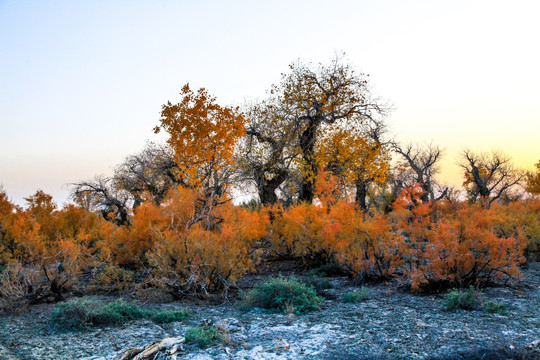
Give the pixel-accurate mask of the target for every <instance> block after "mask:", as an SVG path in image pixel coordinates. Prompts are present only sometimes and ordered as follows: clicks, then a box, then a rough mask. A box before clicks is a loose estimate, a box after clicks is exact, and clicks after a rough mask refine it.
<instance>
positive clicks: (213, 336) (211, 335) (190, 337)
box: [186, 325, 225, 349]
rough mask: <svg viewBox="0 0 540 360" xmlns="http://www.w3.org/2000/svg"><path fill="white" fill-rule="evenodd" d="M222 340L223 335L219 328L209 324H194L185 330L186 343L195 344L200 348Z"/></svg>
mask: <svg viewBox="0 0 540 360" xmlns="http://www.w3.org/2000/svg"><path fill="white" fill-rule="evenodd" d="M224 340H225V337H224V335H223V334H222V333H221V332H220V331H219V329H218V328H217V327H215V326H211V325H204V326H195V327H192V328H189V329H188V331H187V332H186V343H191V344H195V345H197V346H198V347H200V348H201V349H202V348H206V347H208V346H209V345H211V344H213V343H216V342H222V341H224Z"/></svg>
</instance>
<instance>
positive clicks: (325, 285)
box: [300, 276, 332, 294]
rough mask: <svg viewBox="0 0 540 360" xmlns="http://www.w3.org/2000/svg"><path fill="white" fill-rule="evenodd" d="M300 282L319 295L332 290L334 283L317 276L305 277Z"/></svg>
mask: <svg viewBox="0 0 540 360" xmlns="http://www.w3.org/2000/svg"><path fill="white" fill-rule="evenodd" d="M300 281H301V282H302V283H304V284H306V285H307V286H311V287H313V288H314V289H315V291H316V292H317V294H321V293H322V292H323V290H326V289H331V288H332V283H331V282H330V280H328V279H325V278H320V277H317V276H305V277H303V278H302V279H300Z"/></svg>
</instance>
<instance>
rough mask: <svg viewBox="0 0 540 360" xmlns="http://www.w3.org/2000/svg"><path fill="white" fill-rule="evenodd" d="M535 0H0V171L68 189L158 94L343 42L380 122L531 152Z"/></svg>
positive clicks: (217, 90) (103, 159)
mask: <svg viewBox="0 0 540 360" xmlns="http://www.w3.org/2000/svg"><path fill="white" fill-rule="evenodd" d="M539 13H540V2H538V1H533V0H531V1H519V0H515V1H512V2H510V1H473V0H468V1H460V0H456V1H432V0H430V1H428V0H426V1H399V0H395V1H362V0H360V1H339V0H334V1H331V2H330V1H313V0H311V1H307V0H306V1H294V0H287V1H281V0H277V1H218V0H216V1H204V0H201V1H163V0H162V1H136V0H130V1H111V0H109V1H54V0H53V1H26V0H17V1H16V0H0V184H1V186H2V187H3V189H4V191H6V192H7V194H8V196H9V197H10V199H11V200H12V201H13V202H15V203H18V204H20V205H24V204H25V201H24V197H28V196H30V195H32V194H34V193H35V192H36V191H37V190H38V189H42V190H43V191H45V192H47V193H49V194H51V195H53V196H54V199H55V201H56V202H57V203H58V204H59V205H62V204H64V203H66V202H67V201H68V194H69V184H70V183H74V182H77V181H82V180H88V179H92V178H93V177H94V176H95V175H99V174H104V175H111V174H112V172H113V170H114V167H115V166H116V165H117V164H119V163H120V162H121V161H122V160H123V159H124V158H125V157H126V156H128V155H130V154H133V153H136V152H138V151H140V150H141V149H142V148H143V147H144V145H145V143H146V142H147V141H163V140H164V137H163V136H158V135H155V134H154V133H153V132H152V129H153V128H154V127H155V126H156V125H158V123H159V114H160V110H161V105H162V104H164V103H166V102H167V101H169V100H170V101H172V102H175V101H178V100H179V95H178V93H179V92H180V89H181V87H182V85H183V84H185V83H187V82H189V83H190V85H191V87H192V88H199V87H205V88H206V89H208V91H209V92H210V93H211V94H213V95H215V96H216V97H217V100H218V102H219V103H220V104H222V105H239V104H243V103H244V102H245V101H249V100H254V99H261V98H264V97H265V93H266V91H267V90H268V89H269V88H270V86H271V84H273V83H277V82H279V80H280V77H281V74H282V73H284V72H287V70H288V65H289V64H290V63H292V62H294V61H296V60H298V59H300V60H302V61H304V62H310V61H312V62H314V63H317V62H323V63H328V62H329V61H330V60H331V59H332V58H333V57H334V55H335V54H336V53H339V52H345V53H346V58H347V59H348V61H349V62H350V64H351V65H352V66H353V67H354V68H355V69H356V70H357V71H359V72H363V73H367V74H370V79H371V86H372V91H373V93H374V94H376V95H377V96H379V97H381V98H384V99H386V100H387V101H388V102H390V103H391V104H392V106H393V109H394V110H393V111H392V112H391V113H390V114H389V115H388V116H387V118H386V121H387V123H388V126H389V128H390V133H391V136H392V137H394V138H395V139H396V140H398V141H400V142H403V143H407V142H415V143H420V144H425V143H430V142H431V143H433V144H436V145H439V146H441V147H442V148H444V149H445V157H444V158H443V160H442V162H441V173H440V174H439V180H440V181H441V182H443V183H447V184H449V185H453V186H459V185H460V184H461V183H462V171H461V170H460V168H459V167H458V165H457V162H458V161H459V156H460V153H461V152H462V151H463V150H464V149H465V148H467V149H470V150H472V151H477V152H489V151H493V150H496V151H501V152H504V153H505V154H507V155H508V156H510V157H511V158H512V159H513V160H514V163H515V164H516V166H519V167H522V168H525V169H532V168H533V164H534V163H536V162H538V161H539V160H540V141H539V140H538V137H539V135H540V107H539V106H538V105H539V103H540V65H539V64H540V47H539V46H538V36H539V35H540V22H539V21H538V19H537V17H538V14H539Z"/></svg>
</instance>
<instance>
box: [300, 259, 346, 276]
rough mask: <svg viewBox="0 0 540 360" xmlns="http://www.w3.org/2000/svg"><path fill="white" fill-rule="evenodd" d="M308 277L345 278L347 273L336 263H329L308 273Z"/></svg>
mask: <svg viewBox="0 0 540 360" xmlns="http://www.w3.org/2000/svg"><path fill="white" fill-rule="evenodd" d="M308 275H309V276H322V277H332V276H347V275H349V273H348V272H347V271H346V270H345V269H344V268H343V265H341V264H339V263H337V262H329V263H328V264H324V265H321V266H319V267H317V268H315V269H312V270H310V271H309V272H308Z"/></svg>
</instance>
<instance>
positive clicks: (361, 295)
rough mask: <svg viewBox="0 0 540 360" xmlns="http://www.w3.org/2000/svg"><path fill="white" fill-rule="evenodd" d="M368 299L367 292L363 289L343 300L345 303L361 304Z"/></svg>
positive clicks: (353, 292) (344, 296)
mask: <svg viewBox="0 0 540 360" xmlns="http://www.w3.org/2000/svg"><path fill="white" fill-rule="evenodd" d="M366 297H367V290H366V288H365V287H363V286H362V287H361V288H360V291H351V292H348V293H346V294H345V295H343V298H342V299H341V301H342V302H344V303H359V302H362V301H364V300H365V299H366Z"/></svg>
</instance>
